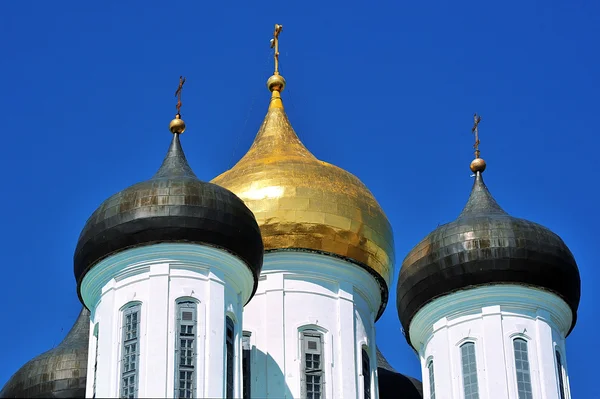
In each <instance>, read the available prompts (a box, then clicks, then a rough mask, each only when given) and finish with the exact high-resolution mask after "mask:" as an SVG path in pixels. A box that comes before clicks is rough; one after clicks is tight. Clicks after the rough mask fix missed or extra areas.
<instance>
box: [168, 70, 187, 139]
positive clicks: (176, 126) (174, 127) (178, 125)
mask: <svg viewBox="0 0 600 399" xmlns="http://www.w3.org/2000/svg"><path fill="white" fill-rule="evenodd" d="M184 83H185V78H184V77H183V76H180V77H179V86H178V87H177V90H175V97H177V105H176V106H175V108H177V114H175V119H173V120H172V121H171V123H170V124H169V130H171V133H173V134H175V133H177V134H181V133H183V132H184V131H185V122H184V121H183V119H181V89H183V84H184Z"/></svg>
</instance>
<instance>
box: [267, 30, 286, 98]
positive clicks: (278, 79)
mask: <svg viewBox="0 0 600 399" xmlns="http://www.w3.org/2000/svg"><path fill="white" fill-rule="evenodd" d="M282 30H283V25H279V24H275V31H274V32H273V38H272V39H271V48H272V49H274V50H275V51H274V54H273V56H274V58H275V72H273V76H271V77H270V78H269V80H267V87H268V88H269V91H270V92H271V104H270V105H269V109H271V108H283V103H282V102H281V92H282V91H283V89H284V88H285V79H284V78H283V76H281V75H280V74H279V34H280V33H281V31H282Z"/></svg>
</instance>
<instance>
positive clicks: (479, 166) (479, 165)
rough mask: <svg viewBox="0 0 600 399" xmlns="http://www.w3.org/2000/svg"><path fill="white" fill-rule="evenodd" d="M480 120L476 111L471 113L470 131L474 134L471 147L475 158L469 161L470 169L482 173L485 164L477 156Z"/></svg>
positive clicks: (478, 152)
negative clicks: (473, 141)
mask: <svg viewBox="0 0 600 399" xmlns="http://www.w3.org/2000/svg"><path fill="white" fill-rule="evenodd" d="M480 122H481V116H479V115H477V112H476V113H475V114H474V115H473V127H472V128H471V133H473V134H474V135H475V144H473V148H475V159H474V160H473V161H472V162H471V171H472V172H473V173H475V174H479V173H483V171H484V170H485V167H486V164H485V161H484V160H483V159H482V158H480V157H479V154H480V151H479V123H480Z"/></svg>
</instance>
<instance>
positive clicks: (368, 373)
mask: <svg viewBox="0 0 600 399" xmlns="http://www.w3.org/2000/svg"><path fill="white" fill-rule="evenodd" d="M360 359H361V370H362V377H363V378H362V382H363V399H371V398H372V395H373V390H372V389H371V382H372V381H373V370H372V367H371V358H370V357H369V348H368V347H366V346H363V347H362V348H361V353H360ZM365 359H366V362H365ZM365 366H366V367H365Z"/></svg>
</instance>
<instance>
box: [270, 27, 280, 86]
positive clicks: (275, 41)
mask: <svg viewBox="0 0 600 399" xmlns="http://www.w3.org/2000/svg"><path fill="white" fill-rule="evenodd" d="M282 29H283V25H279V24H275V31H274V32H273V38H272V39H271V48H275V54H274V57H275V72H274V73H273V74H274V75H279V34H280V33H281V30H282Z"/></svg>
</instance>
